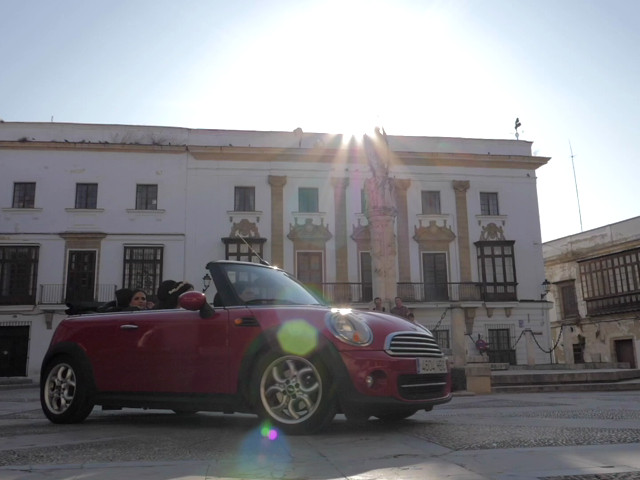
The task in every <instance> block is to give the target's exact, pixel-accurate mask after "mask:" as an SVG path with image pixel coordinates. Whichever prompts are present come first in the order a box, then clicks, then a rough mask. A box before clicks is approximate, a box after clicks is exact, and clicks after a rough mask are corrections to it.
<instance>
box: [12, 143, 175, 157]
mask: <svg viewBox="0 0 640 480" xmlns="http://www.w3.org/2000/svg"><path fill="white" fill-rule="evenodd" d="M0 149H13V150H81V151H106V152H137V153H173V154H175V153H185V152H186V151H187V147H186V146H185V145H139V144H129V143H90V142H64V143H63V142H33V141H28V142H2V141H0Z"/></svg>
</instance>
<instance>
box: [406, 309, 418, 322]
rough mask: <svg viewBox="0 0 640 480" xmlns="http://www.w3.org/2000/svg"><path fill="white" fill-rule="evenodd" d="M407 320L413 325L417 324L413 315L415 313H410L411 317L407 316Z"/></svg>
mask: <svg viewBox="0 0 640 480" xmlns="http://www.w3.org/2000/svg"><path fill="white" fill-rule="evenodd" d="M407 320H409V321H410V322H411V323H417V322H416V317H415V316H414V315H413V312H409V315H407Z"/></svg>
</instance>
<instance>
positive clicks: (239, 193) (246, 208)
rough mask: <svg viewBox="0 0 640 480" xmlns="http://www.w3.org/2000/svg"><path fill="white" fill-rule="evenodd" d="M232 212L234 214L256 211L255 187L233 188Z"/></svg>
mask: <svg viewBox="0 0 640 480" xmlns="http://www.w3.org/2000/svg"><path fill="white" fill-rule="evenodd" d="M233 197H234V200H233V210H234V211H236V212H255V211H256V189H255V187H235V192H234V196H233Z"/></svg>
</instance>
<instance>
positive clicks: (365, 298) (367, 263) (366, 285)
mask: <svg viewBox="0 0 640 480" xmlns="http://www.w3.org/2000/svg"><path fill="white" fill-rule="evenodd" d="M360 282H361V284H362V296H361V299H360V301H362V302H370V301H371V300H373V298H374V297H373V267H372V265H371V252H360Z"/></svg>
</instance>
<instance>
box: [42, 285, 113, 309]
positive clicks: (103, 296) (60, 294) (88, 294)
mask: <svg viewBox="0 0 640 480" xmlns="http://www.w3.org/2000/svg"><path fill="white" fill-rule="evenodd" d="M116 288H117V287H116V285H112V284H98V285H96V286H95V288H87V289H76V290H73V291H70V292H67V289H66V285H64V284H61V283H45V284H41V285H40V286H39V288H38V304H39V305H64V304H66V303H77V302H98V303H104V302H109V301H111V300H113V299H115V298H116Z"/></svg>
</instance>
